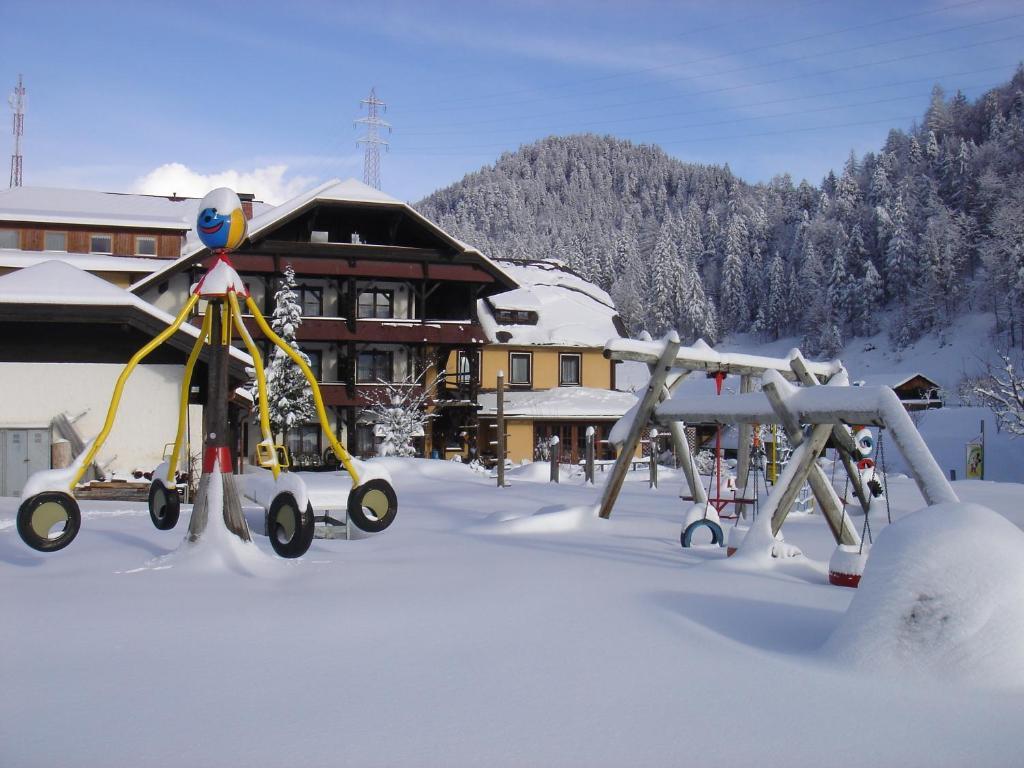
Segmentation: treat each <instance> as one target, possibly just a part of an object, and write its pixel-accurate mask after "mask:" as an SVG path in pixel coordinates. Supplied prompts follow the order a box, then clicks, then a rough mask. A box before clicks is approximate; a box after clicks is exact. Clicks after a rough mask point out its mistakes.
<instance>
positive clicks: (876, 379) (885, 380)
mask: <svg viewBox="0 0 1024 768" xmlns="http://www.w3.org/2000/svg"><path fill="white" fill-rule="evenodd" d="M917 377H921V378H922V379H925V380H926V381H930V382H932V383H933V384H934V383H935V382H934V380H933V379H932V378H931V377H930V376H925V375H924V374H923V373H921V372H919V371H912V372H910V373H870V374H868V375H866V376H852V377H851V378H852V380H853V381H852V382H851V383H853V384H854V385H855V386H865V387H891V388H892V389H896V388H897V387H902V386H903V385H904V384H906V383H907V382H908V381H910V380H911V379H916V378H917ZM936 386H938V385H937V384H936Z"/></svg>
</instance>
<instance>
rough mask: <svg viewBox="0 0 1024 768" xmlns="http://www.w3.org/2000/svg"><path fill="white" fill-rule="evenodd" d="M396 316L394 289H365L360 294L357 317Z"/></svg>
mask: <svg viewBox="0 0 1024 768" xmlns="http://www.w3.org/2000/svg"><path fill="white" fill-rule="evenodd" d="M394 316H395V292H394V291H380V290H374V291H363V292H362V293H360V294H359V307H358V312H357V314H356V317H377V318H387V317H394Z"/></svg>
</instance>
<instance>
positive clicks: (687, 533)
mask: <svg viewBox="0 0 1024 768" xmlns="http://www.w3.org/2000/svg"><path fill="white" fill-rule="evenodd" d="M713 482H714V472H713V471H712V473H711V477H710V478H709V479H708V493H707V495H708V499H709V500H708V501H705V502H704V512H703V514H701V516H700V517H696V518H694V519H691V518H693V517H694V511H695V510H699V509H700V507H699V506H695V507H693V508H691V509H690V513H689V514H688V515H687V519H688V520H690V522H689V523H687V522H685V521H684V524H683V531H682V533H680V534H679V543H680V544H681V545H682V546H683V548H684V549H689V548H690V547H692V546H693V535H694V534H695V533H696V532H697V531H698V530H700V529H701V528H707V529H708V530H709V531H711V544H712V545H713V546H718V547H724V546H725V532H724V531H723V530H722V525H721V522H720V521H719V520H713V519H711V518H710V517H709V516H708V510H709V509H710V507H711V501H710V497H711V484H712V483H713ZM698 514H699V513H698ZM715 517H717V514H716V515H715Z"/></svg>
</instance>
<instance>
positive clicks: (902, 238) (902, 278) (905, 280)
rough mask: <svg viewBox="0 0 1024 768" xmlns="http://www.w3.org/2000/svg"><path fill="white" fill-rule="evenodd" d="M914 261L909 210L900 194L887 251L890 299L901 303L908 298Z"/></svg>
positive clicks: (896, 203) (893, 211) (886, 284)
mask: <svg viewBox="0 0 1024 768" xmlns="http://www.w3.org/2000/svg"><path fill="white" fill-rule="evenodd" d="M914 259H915V252H914V243H913V239H912V237H911V234H910V231H909V229H908V226H907V209H906V208H905V207H904V205H903V195H902V194H900V195H899V196H897V198H896V202H895V203H894V204H893V209H892V237H890V238H889V245H888V247H887V248H886V251H885V266H886V280H885V286H886V291H887V292H888V294H889V296H890V297H892V298H895V299H899V300H901V301H902V300H904V299H905V298H906V296H907V292H908V290H909V287H910V282H911V277H912V275H913V262H914Z"/></svg>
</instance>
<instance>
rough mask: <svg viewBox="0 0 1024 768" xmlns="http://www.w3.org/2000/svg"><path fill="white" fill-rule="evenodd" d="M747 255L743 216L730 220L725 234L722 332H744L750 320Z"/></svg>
mask: <svg viewBox="0 0 1024 768" xmlns="http://www.w3.org/2000/svg"><path fill="white" fill-rule="evenodd" d="M746 255H747V228H746V224H745V222H744V221H743V214H741V213H736V214H734V215H733V217H732V218H731V219H730V220H729V226H728V227H727V228H726V232H725V259H724V261H723V263H722V285H721V288H720V289H719V296H720V299H719V302H720V317H721V321H722V329H723V330H726V331H734V330H742V329H743V328H744V326H745V324H746V321H747V291H746V286H745V284H744V268H743V262H744V257H745V256H746Z"/></svg>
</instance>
